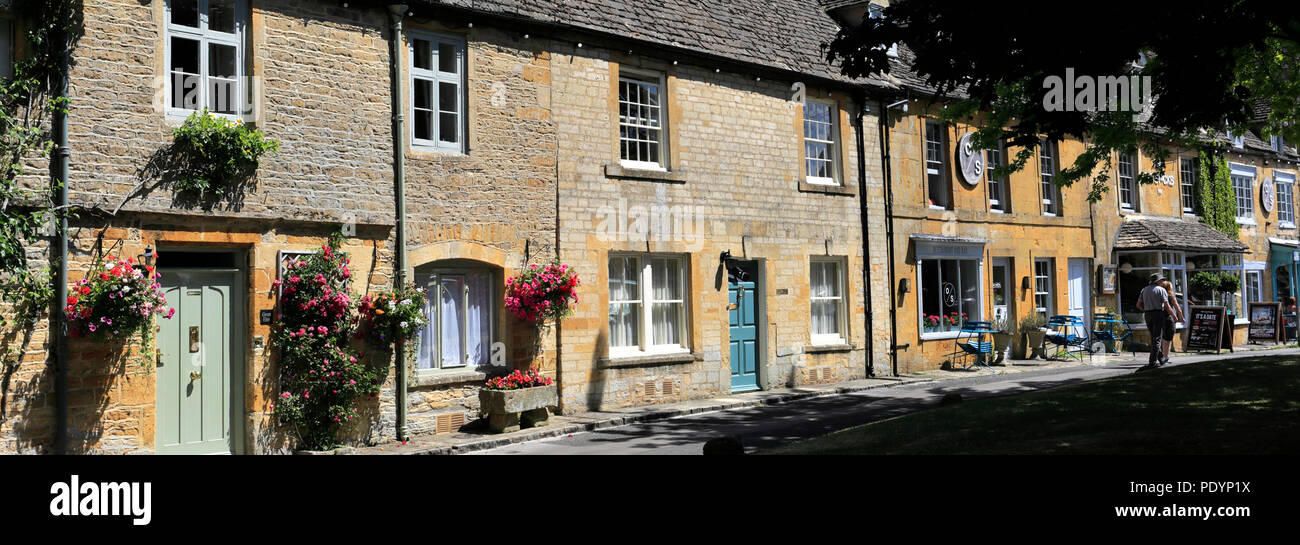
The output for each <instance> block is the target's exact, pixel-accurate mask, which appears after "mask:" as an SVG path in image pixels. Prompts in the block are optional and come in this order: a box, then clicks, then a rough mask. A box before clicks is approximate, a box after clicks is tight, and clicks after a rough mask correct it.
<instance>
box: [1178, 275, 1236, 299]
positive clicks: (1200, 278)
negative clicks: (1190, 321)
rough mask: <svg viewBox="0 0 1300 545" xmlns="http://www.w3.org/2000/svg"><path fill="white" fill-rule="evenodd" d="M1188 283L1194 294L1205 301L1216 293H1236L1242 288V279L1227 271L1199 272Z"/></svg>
mask: <svg viewBox="0 0 1300 545" xmlns="http://www.w3.org/2000/svg"><path fill="white" fill-rule="evenodd" d="M1187 282H1188V283H1189V284H1191V286H1192V293H1194V294H1196V295H1197V296H1198V297H1200V298H1204V299H1209V298H1212V297H1214V294H1216V293H1236V291H1237V289H1238V288H1240V287H1241V278H1239V277H1238V276H1237V275H1235V274H1233V273H1230V272H1225V271H1199V272H1197V273H1196V274H1193V275H1192V277H1191V278H1189V279H1188V280H1187Z"/></svg>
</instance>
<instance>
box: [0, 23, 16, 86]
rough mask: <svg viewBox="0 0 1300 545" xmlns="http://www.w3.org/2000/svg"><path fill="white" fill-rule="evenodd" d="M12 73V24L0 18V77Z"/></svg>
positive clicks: (10, 75) (8, 75)
mask: <svg viewBox="0 0 1300 545" xmlns="http://www.w3.org/2000/svg"><path fill="white" fill-rule="evenodd" d="M13 75H14V25H13V22H12V21H10V20H8V19H4V18H0V78H10V77H13Z"/></svg>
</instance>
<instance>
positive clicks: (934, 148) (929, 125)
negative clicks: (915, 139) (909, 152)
mask: <svg viewBox="0 0 1300 545" xmlns="http://www.w3.org/2000/svg"><path fill="white" fill-rule="evenodd" d="M944 140H945V139H944V126H943V124H942V123H939V122H938V121H933V120H926V122H925V181H926V184H925V185H926V188H927V191H928V193H929V203H930V206H935V207H939V208H952V206H951V203H950V202H949V195H950V193H951V192H950V191H949V189H948V168H947V166H948V164H947V160H948V154H947V152H946V151H945V150H947V149H948V146H945V145H944Z"/></svg>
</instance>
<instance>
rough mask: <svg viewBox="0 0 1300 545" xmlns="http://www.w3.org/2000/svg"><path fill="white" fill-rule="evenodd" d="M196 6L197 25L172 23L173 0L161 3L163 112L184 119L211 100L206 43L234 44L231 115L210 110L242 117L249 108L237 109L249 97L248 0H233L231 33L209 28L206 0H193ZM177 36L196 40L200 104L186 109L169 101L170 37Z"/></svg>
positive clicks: (171, 90) (171, 83) (171, 94)
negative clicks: (232, 111) (233, 21)
mask: <svg viewBox="0 0 1300 545" xmlns="http://www.w3.org/2000/svg"><path fill="white" fill-rule="evenodd" d="M195 1H196V2H198V7H199V27H198V28H194V27H189V26H184V25H176V24H172V4H173V3H175V0H167V2H166V5H165V7H164V14H163V16H164V17H165V19H164V23H163V44H164V45H163V49H164V51H165V53H164V55H163V57H164V58H163V89H164V92H165V93H166V94H165V95H164V97H163V100H164V101H165V111H166V116H167V118H169V119H175V120H183V119H185V118H187V117H189V116H190V114H193V113H194V112H198V111H201V110H202V109H203V108H204V107H207V106H208V104H209V102H210V97H209V96H208V77H209V76H208V57H209V50H210V48H209V44H217V45H225V46H233V47H234V48H235V104H236V110H237V111H236V113H235V114H234V115H231V114H224V113H217V112H212V114H213V115H217V116H221V117H226V118H230V119H242V118H243V116H244V115H245V114H248V113H250V112H246V111H238V110H242V109H243V108H244V106H245V105H246V104H245V101H246V100H247V98H248V87H247V84H246V82H247V78H246V77H245V66H244V64H245V59H246V58H247V55H248V51H247V47H246V44H247V42H246V38H245V33H246V32H247V29H248V21H249V9H248V0H235V3H234V10H235V32H234V33H233V34H230V33H225V32H216V31H212V30H209V29H208V8H209V0H195ZM173 37H179V38H185V39H189V40H194V41H196V42H198V43H199V74H198V76H199V78H200V80H201V83H200V85H199V93H200V99H199V104H200V106H199V108H198V109H193V110H191V109H187V108H179V107H176V106H173V105H172V98H173V97H174V95H175V92H176V90H175V89H174V84H175V76H173V74H172V38H173Z"/></svg>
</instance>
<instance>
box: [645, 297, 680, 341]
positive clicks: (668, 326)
mask: <svg viewBox="0 0 1300 545" xmlns="http://www.w3.org/2000/svg"><path fill="white" fill-rule="evenodd" d="M651 309H652V310H653V317H652V319H653V320H654V336H653V337H651V338H652V339H653V340H654V344H655V345H656V346H661V345H673V344H682V331H681V322H682V303H655V304H654V305H653V306H652V307H651Z"/></svg>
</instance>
